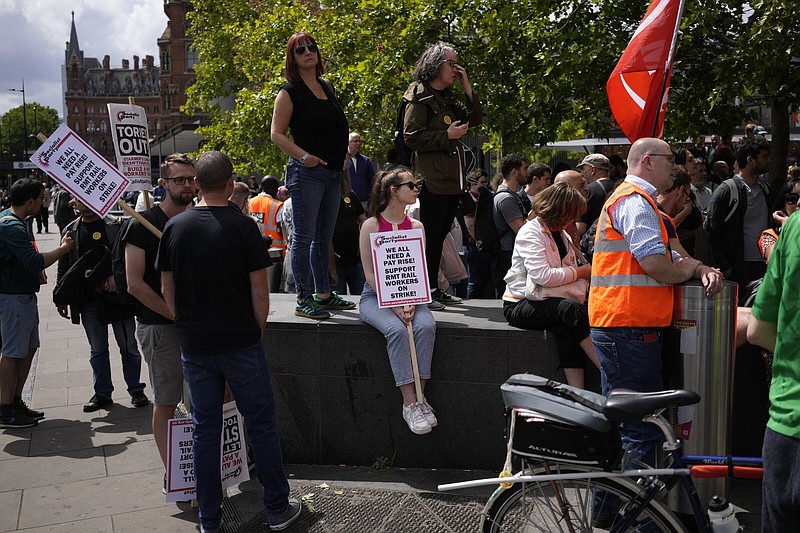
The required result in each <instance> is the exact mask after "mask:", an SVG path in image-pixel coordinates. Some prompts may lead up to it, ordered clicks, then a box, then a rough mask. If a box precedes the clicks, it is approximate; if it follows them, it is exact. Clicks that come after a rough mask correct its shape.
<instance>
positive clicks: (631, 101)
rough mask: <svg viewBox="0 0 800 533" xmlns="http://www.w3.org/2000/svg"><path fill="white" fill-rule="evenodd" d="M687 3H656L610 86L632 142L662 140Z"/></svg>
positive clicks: (612, 101)
mask: <svg viewBox="0 0 800 533" xmlns="http://www.w3.org/2000/svg"><path fill="white" fill-rule="evenodd" d="M682 13H683V0H653V2H652V4H650V8H649V9H648V10H647V13H645V15H644V18H643V19H642V22H641V24H639V28H638V29H637V30H636V33H634V34H633V38H631V42H630V43H629V44H628V47H627V48H625V51H624V52H623V53H622V57H621V58H620V59H619V63H617V66H616V67H615V68H614V71H613V72H612V73H611V77H609V78H608V82H607V83H606V93H608V103H609V105H610V106H611V112H612V113H614V118H615V119H616V121H617V124H619V127H620V128H621V129H622V132H623V133H624V134H625V136H626V137H627V138H628V140H630V141H631V142H634V141H636V140H637V139H640V138H642V137H659V138H660V137H661V135H662V132H663V128H664V115H665V114H666V110H667V93H668V92H669V78H670V75H671V74H672V56H673V53H674V50H675V41H676V38H677V36H678V28H679V27H680V19H681V14H682Z"/></svg>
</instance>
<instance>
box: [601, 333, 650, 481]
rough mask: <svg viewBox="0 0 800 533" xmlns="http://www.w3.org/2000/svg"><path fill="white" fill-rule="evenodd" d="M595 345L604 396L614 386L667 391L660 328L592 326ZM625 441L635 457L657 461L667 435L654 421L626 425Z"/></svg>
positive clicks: (647, 461) (624, 426)
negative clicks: (657, 453)
mask: <svg viewBox="0 0 800 533" xmlns="http://www.w3.org/2000/svg"><path fill="white" fill-rule="evenodd" d="M591 337H592V344H594V349H595V352H596V353H597V358H598V359H599V360H600V365H601V366H602V372H601V373H600V377H601V380H602V386H603V395H605V396H608V394H609V393H610V392H611V391H612V390H614V389H627V390H632V391H639V392H655V391H660V390H663V388H664V384H663V381H662V379H661V331H660V329H659V328H592V329H591ZM621 433H622V443H623V445H625V444H631V447H632V448H633V459H634V460H638V461H643V462H645V463H647V464H649V465H655V464H656V447H657V446H658V445H659V444H660V443H661V441H662V440H663V439H664V434H663V433H661V430H660V429H658V428H657V427H656V426H654V425H653V424H648V423H646V422H626V423H624V424H622V431H621Z"/></svg>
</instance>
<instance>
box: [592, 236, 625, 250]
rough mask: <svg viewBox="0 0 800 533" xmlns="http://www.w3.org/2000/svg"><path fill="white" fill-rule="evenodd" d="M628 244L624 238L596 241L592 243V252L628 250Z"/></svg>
mask: <svg viewBox="0 0 800 533" xmlns="http://www.w3.org/2000/svg"><path fill="white" fill-rule="evenodd" d="M630 249H631V248H630V246H628V241H626V240H625V239H621V240H617V241H607V240H604V241H597V242H596V243H594V253H597V252H629V251H630Z"/></svg>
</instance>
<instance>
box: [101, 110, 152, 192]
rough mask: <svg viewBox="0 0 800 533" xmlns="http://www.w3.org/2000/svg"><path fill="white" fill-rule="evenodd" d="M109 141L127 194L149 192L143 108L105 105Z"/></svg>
mask: <svg viewBox="0 0 800 533" xmlns="http://www.w3.org/2000/svg"><path fill="white" fill-rule="evenodd" d="M108 118H109V121H110V122H111V138H112V139H113V140H114V152H115V153H116V155H117V167H119V170H120V172H122V174H124V175H125V177H127V178H128V179H129V180H130V185H128V189H127V190H129V191H142V190H147V191H149V190H150V189H151V188H152V187H153V185H152V183H151V181H150V141H149V139H148V133H147V114H146V113H145V110H144V108H143V107H141V106H138V105H130V104H108Z"/></svg>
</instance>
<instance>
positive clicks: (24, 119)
mask: <svg viewBox="0 0 800 533" xmlns="http://www.w3.org/2000/svg"><path fill="white" fill-rule="evenodd" d="M9 91H14V92H17V93H22V135H23V138H22V146H23V149H24V150H25V152H24V155H23V156H22V159H25V158H26V157H28V113H27V104H26V103H25V78H22V89H9Z"/></svg>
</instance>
